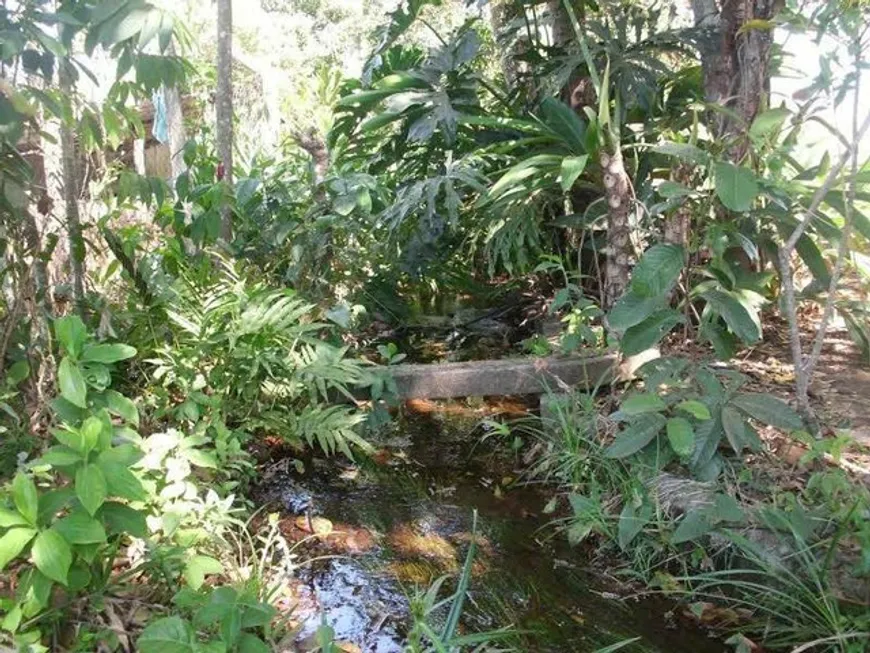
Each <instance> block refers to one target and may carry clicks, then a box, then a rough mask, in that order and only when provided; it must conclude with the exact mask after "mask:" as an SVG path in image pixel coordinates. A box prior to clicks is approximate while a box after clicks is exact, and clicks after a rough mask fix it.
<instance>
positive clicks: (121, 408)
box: [104, 390, 139, 427]
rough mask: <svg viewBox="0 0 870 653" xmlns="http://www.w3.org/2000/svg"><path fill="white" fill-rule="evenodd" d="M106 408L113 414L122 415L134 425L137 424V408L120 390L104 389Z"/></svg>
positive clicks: (136, 425)
mask: <svg viewBox="0 0 870 653" xmlns="http://www.w3.org/2000/svg"><path fill="white" fill-rule="evenodd" d="M104 396H105V399H106V408H108V410H109V412H110V413H112V414H113V415H117V416H118V417H122V418H123V419H124V420H125V421H127V422H129V423H130V424H132V425H133V426H135V427H138V426H139V409H138V408H136V404H135V403H133V401H132V400H131V399H128V398H127V397H125V396H124V395H122V394H121V393H120V392H116V391H115V390H106V393H105V395H104Z"/></svg>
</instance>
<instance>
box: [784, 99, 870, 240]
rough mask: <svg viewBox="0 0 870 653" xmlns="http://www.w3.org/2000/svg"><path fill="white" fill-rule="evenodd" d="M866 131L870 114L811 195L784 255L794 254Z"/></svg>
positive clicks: (868, 127) (869, 121) (868, 126)
mask: <svg viewBox="0 0 870 653" xmlns="http://www.w3.org/2000/svg"><path fill="white" fill-rule="evenodd" d="M868 129H870V113H868V114H867V116H866V117H865V118H864V122H863V123H862V124H861V127H860V128H859V129H858V131H857V132H856V133H855V135H854V136H855V139H856V140H853V141H852V145H851V146H850V147H849V148H848V149H847V150H846V151H845V152H843V154H842V156H841V157H840V159H839V160H838V161H837V163H836V165H834V166H832V167H831V169H830V171H828V176H827V177H826V178H825V181H824V183H823V184H822V185H821V186H820V187H819V189H818V190H817V191H816V193H815V195H813V199H812V201H811V202H810V206H809V208H808V209H807V211H806V213H805V214H804V217H803V219H802V220H801V222H800V224H798V226H797V227H795V230H794V231H793V232H792V234H791V236H790V237H789V239H788V241H786V243H785V245H784V246H783V248H782V250H781V251H782V252H784V253H785V254H786V255H788V256H791V254H792V253H793V252H794V250H795V247H796V246H797V242H798V240H800V237H801V236H803V235H804V232H805V231H806V229H807V227H808V226H809V224H810V222H811V221H812V219H813V218H814V217H815V215H816V212H817V211H818V210H819V207H820V206H821V205H822V202H823V201H824V200H825V197H827V195H828V193H829V192H830V191H831V189H832V188H833V187H834V184H835V183H836V181H837V178H838V177H839V176H840V172H841V171H842V170H843V168H844V167H846V164H847V163H849V160H850V159H851V157H852V152H853V151H855V152H856V153H857V149H858V145H859V143H860V142H861V139H863V138H864V134H866V133H867V130H868Z"/></svg>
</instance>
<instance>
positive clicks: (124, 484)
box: [99, 461, 148, 501]
mask: <svg viewBox="0 0 870 653" xmlns="http://www.w3.org/2000/svg"><path fill="white" fill-rule="evenodd" d="M99 468H100V470H101V471H102V475H103V477H104V478H105V482H106V490H107V492H106V494H107V496H113V497H119V498H121V499H127V500H129V501H142V500H144V499H145V498H147V496H148V495H147V493H146V492H145V488H144V487H143V486H142V481H140V480H139V479H138V478H137V477H136V475H135V474H134V473H133V472H131V471H130V470H129V469H128V468H127V467H126V466H125V465H123V464H120V463H114V462H103V461H100V463H99Z"/></svg>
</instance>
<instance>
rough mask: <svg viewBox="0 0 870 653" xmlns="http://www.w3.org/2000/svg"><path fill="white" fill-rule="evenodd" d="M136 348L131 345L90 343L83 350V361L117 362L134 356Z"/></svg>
mask: <svg viewBox="0 0 870 653" xmlns="http://www.w3.org/2000/svg"><path fill="white" fill-rule="evenodd" d="M135 355H136V348H135V347H131V346H130V345H122V344H118V343H116V344H113V345H88V346H87V347H85V348H84V351H83V352H82V357H81V359H82V361H83V362H86V363H107V364H108V363H117V362H118V361H123V360H127V359H128V358H133V356H135Z"/></svg>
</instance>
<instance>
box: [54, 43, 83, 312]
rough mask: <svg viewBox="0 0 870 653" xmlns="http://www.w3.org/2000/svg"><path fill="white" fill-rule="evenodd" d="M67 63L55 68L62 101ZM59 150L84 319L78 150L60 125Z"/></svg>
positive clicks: (76, 297)
mask: <svg viewBox="0 0 870 653" xmlns="http://www.w3.org/2000/svg"><path fill="white" fill-rule="evenodd" d="M71 65H72V64H71V63H70V61H69V59H64V60H62V61H61V64H60V66H59V68H58V81H59V83H60V91H61V93H62V94H63V95H65V96H66V97H71V95H72V81H71V77H70V72H69V66H71ZM60 146H61V158H62V167H63V199H64V204H65V205H66V227H67V234H68V237H69V261H70V271H71V273H72V290H73V302H74V303H75V307H76V312H77V313H78V314H79V315H80V316H81V317H84V312H85V303H84V302H85V281H84V280H85V241H84V238H82V223H81V217H80V215H79V194H80V189H79V171H78V167H79V166H78V164H79V161H78V150H77V148H76V141H75V134H74V133H73V127H72V125H69V124H67V123H66V122H62V123H61V126H60Z"/></svg>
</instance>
